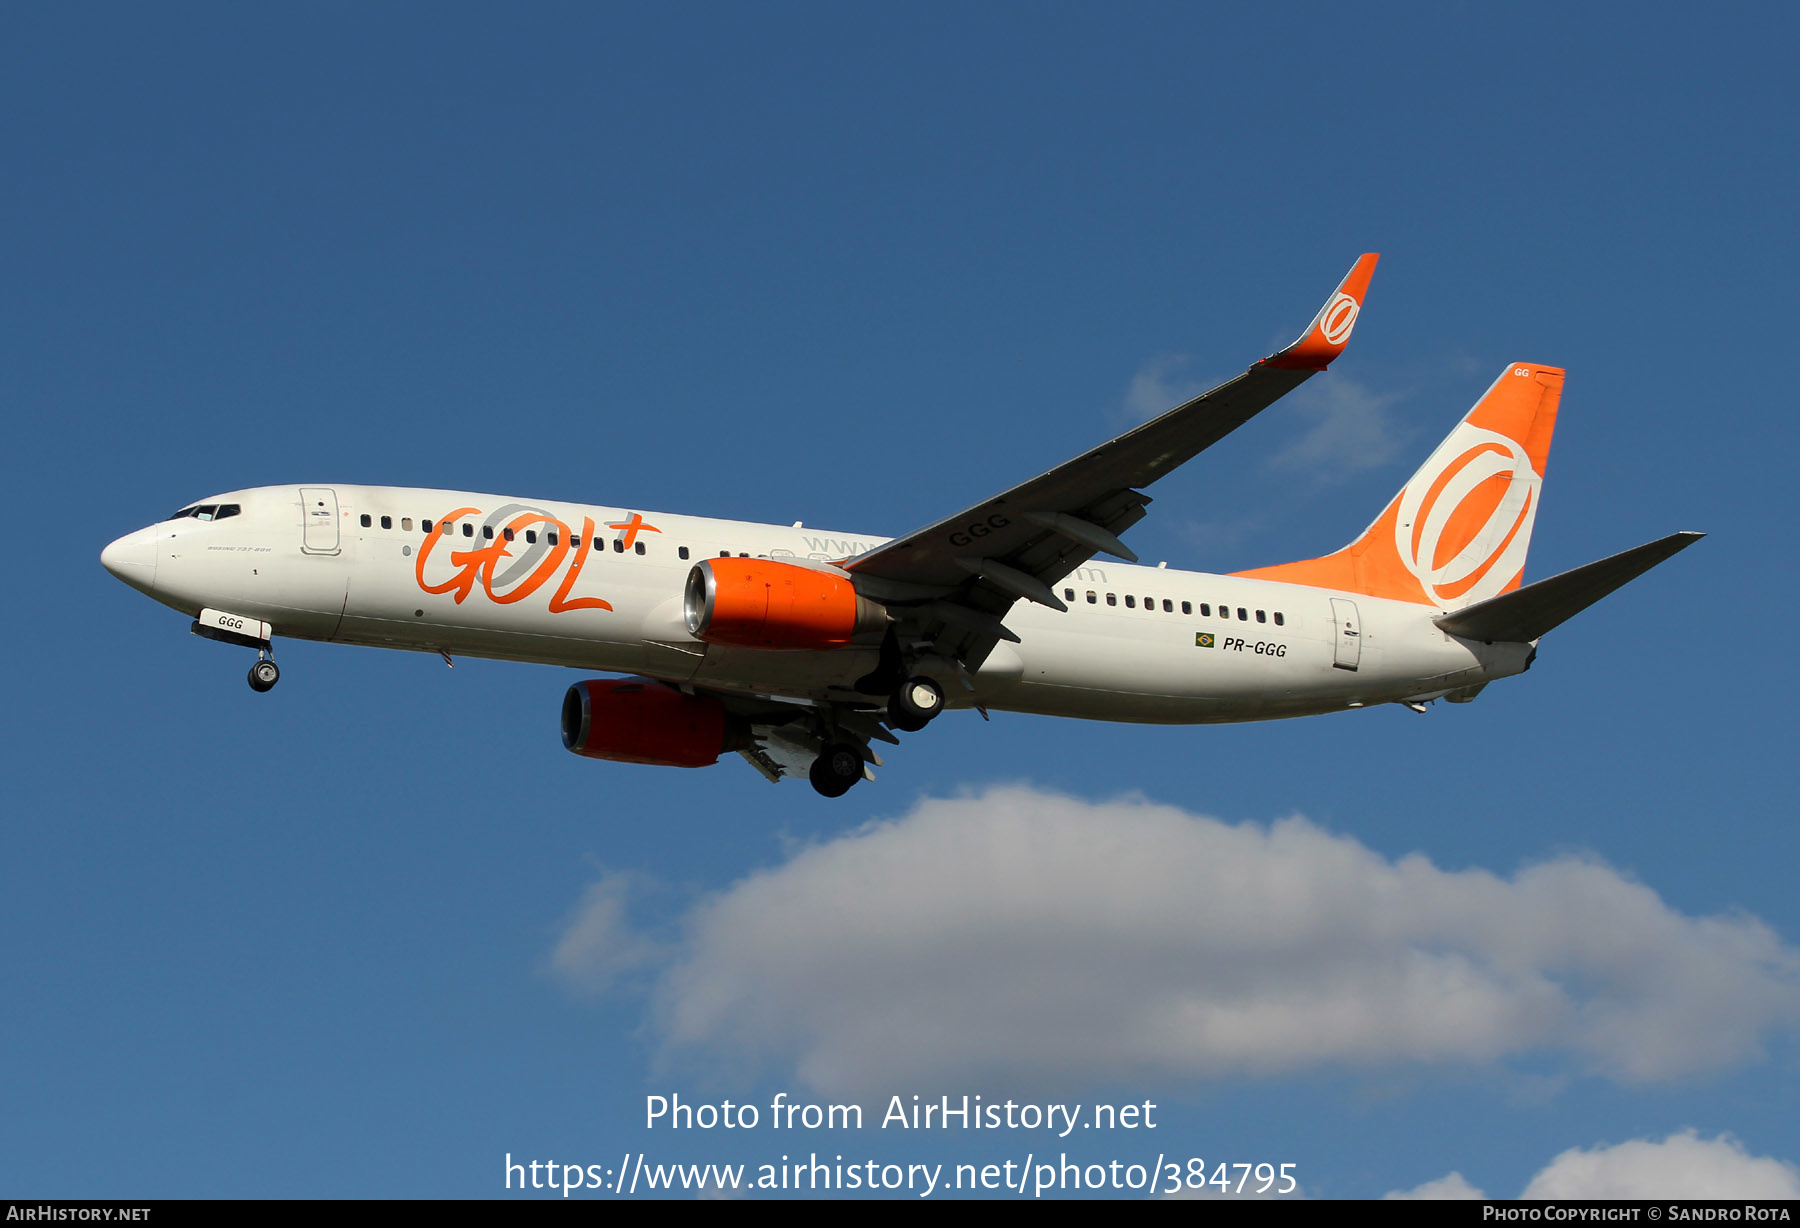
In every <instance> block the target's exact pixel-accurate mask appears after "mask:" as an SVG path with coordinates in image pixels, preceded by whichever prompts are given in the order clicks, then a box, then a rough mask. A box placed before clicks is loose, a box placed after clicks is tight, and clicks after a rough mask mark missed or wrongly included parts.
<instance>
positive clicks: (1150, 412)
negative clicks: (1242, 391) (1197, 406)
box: [1125, 354, 1222, 422]
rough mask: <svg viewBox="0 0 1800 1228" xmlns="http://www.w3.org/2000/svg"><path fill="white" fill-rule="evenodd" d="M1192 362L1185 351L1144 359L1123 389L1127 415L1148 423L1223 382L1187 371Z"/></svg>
mask: <svg viewBox="0 0 1800 1228" xmlns="http://www.w3.org/2000/svg"><path fill="white" fill-rule="evenodd" d="M1193 361H1194V360H1193V357H1192V356H1191V355H1188V354H1158V355H1157V356H1156V357H1155V358H1151V359H1148V360H1146V361H1145V363H1144V365H1143V366H1141V367H1139V368H1138V370H1137V374H1136V375H1134V376H1132V377H1131V385H1130V386H1129V387H1128V388H1126V390H1125V414H1126V416H1127V417H1129V418H1130V419H1131V420H1132V421H1133V422H1148V421H1150V419H1152V418H1154V417H1156V416H1157V415H1159V414H1163V413H1166V412H1168V411H1169V410H1171V409H1174V408H1175V407H1176V406H1177V405H1180V404H1182V403H1184V402H1187V401H1191V400H1193V399H1194V398H1195V397H1197V396H1199V395H1200V394H1201V393H1203V392H1205V391H1206V390H1207V389H1208V388H1211V387H1213V386H1214V385H1216V384H1218V383H1221V382H1222V381H1220V380H1212V381H1210V382H1208V381H1205V380H1200V379H1196V378H1194V377H1193V376H1192V375H1190V374H1187V373H1186V372H1187V368H1188V366H1189V364H1191V363H1192V362H1193Z"/></svg>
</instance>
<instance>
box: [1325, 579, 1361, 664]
mask: <svg viewBox="0 0 1800 1228" xmlns="http://www.w3.org/2000/svg"><path fill="white" fill-rule="evenodd" d="M1331 621H1332V624H1333V626H1334V628H1335V629H1334V631H1333V636H1332V639H1333V643H1334V644H1335V645H1336V657H1335V658H1334V659H1333V661H1332V662H1331V663H1332V664H1333V665H1334V666H1336V667H1337V668H1338V669H1347V670H1350V671H1351V672H1355V670H1356V666H1357V663H1358V662H1360V661H1361V660H1362V619H1360V618H1359V617H1358V616H1357V613H1356V603H1355V602H1354V601H1351V600H1349V599H1348V598H1344V597H1333V598H1332V599H1331Z"/></svg>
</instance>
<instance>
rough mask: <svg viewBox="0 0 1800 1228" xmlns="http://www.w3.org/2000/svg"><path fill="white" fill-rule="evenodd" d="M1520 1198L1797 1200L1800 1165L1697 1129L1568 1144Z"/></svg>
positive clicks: (1732, 1139) (1799, 1195)
mask: <svg viewBox="0 0 1800 1228" xmlns="http://www.w3.org/2000/svg"><path fill="white" fill-rule="evenodd" d="M1519 1197H1521V1198H1730V1199H1734V1200H1736V1199H1748V1198H1800V1170H1796V1169H1795V1167H1794V1166H1793V1165H1792V1164H1788V1163H1784V1162H1783V1161H1781V1160H1777V1159H1774V1158H1772V1157H1769V1156H1753V1155H1751V1154H1750V1153H1749V1152H1747V1151H1745V1150H1744V1146H1743V1144H1742V1143H1739V1142H1738V1141H1737V1140H1736V1139H1735V1138H1732V1137H1731V1136H1730V1135H1729V1134H1722V1135H1720V1136H1719V1137H1718V1138H1715V1139H1703V1138H1701V1137H1700V1136H1699V1135H1698V1134H1697V1133H1696V1132H1694V1131H1693V1130H1686V1131H1683V1132H1682V1133H1680V1134H1671V1135H1670V1136H1669V1137H1668V1138H1666V1139H1664V1140H1663V1141H1662V1142H1660V1143H1653V1142H1651V1141H1650V1140H1648V1139H1634V1140H1632V1141H1631V1142H1629V1143H1619V1144H1617V1145H1616V1146H1612V1147H1607V1146H1599V1147H1595V1148H1594V1149H1593V1150H1592V1151H1583V1150H1582V1149H1581V1148H1579V1147H1571V1148H1570V1149H1569V1150H1567V1151H1565V1152H1563V1153H1562V1154H1561V1155H1559V1156H1557V1157H1556V1158H1555V1159H1554V1160H1552V1161H1550V1163H1549V1165H1548V1166H1547V1167H1545V1169H1544V1170H1543V1171H1542V1172H1540V1173H1539V1174H1538V1175H1537V1176H1535V1177H1533V1178H1532V1179H1531V1184H1529V1185H1527V1186H1526V1187H1525V1192H1524V1193H1523V1194H1521V1195H1519Z"/></svg>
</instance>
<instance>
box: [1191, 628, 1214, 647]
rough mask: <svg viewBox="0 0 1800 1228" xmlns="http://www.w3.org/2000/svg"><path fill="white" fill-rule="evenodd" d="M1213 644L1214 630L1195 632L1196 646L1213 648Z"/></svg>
mask: <svg viewBox="0 0 1800 1228" xmlns="http://www.w3.org/2000/svg"><path fill="white" fill-rule="evenodd" d="M1212 646H1213V633H1212V632H1210V631H1196V632H1194V647H1195V648H1211V647H1212Z"/></svg>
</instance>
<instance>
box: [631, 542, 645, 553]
mask: <svg viewBox="0 0 1800 1228" xmlns="http://www.w3.org/2000/svg"><path fill="white" fill-rule="evenodd" d="M632 549H634V550H636V551H637V552H638V553H639V554H642V553H643V552H644V543H643V542H639V543H638V544H637V545H635V546H633V547H632Z"/></svg>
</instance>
